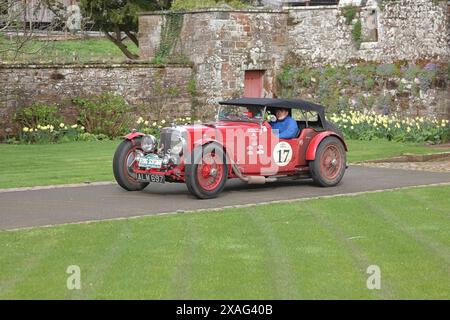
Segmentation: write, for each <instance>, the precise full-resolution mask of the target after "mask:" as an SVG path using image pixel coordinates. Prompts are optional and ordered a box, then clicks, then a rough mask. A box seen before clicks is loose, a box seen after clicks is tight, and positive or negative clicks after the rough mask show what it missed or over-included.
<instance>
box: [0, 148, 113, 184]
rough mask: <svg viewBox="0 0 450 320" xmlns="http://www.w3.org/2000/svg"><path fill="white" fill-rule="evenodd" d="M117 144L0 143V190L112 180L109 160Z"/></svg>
mask: <svg viewBox="0 0 450 320" xmlns="http://www.w3.org/2000/svg"><path fill="white" fill-rule="evenodd" d="M118 144H119V141H99V142H76V143H62V144H47V145H5V144H0V155H1V161H0V188H12V187H27V186H43V185H52V184H69V183H80V182H87V181H90V182H94V181H112V180H113V175H112V158H113V155H114V150H115V148H116V146H117V145H118Z"/></svg>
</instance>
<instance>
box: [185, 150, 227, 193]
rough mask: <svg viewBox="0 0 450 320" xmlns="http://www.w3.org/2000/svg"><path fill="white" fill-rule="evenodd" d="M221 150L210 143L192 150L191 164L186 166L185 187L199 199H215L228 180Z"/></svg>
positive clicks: (223, 153)
mask: <svg viewBox="0 0 450 320" xmlns="http://www.w3.org/2000/svg"><path fill="white" fill-rule="evenodd" d="M225 160H226V158H225V152H224V151H223V148H222V147H221V146H220V145H218V144H216V143H211V144H208V145H205V146H203V147H200V148H197V149H196V150H194V152H193V154H192V156H191V164H188V165H186V185H187V187H188V190H189V191H190V192H191V193H192V194H193V195H195V196H196V197H197V198H199V199H211V198H214V197H216V196H217V195H218V194H219V193H220V192H221V191H222V190H223V188H224V187H225V184H226V182H227V178H228V166H227V164H226V161H225Z"/></svg>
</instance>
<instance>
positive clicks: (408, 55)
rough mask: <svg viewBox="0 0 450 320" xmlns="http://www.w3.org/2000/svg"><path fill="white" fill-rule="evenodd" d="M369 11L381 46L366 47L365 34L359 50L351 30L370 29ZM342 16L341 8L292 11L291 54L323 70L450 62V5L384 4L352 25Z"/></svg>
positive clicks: (428, 0)
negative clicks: (357, 64)
mask: <svg viewBox="0 0 450 320" xmlns="http://www.w3.org/2000/svg"><path fill="white" fill-rule="evenodd" d="M369 10H375V11H376V15H377V25H376V26H375V27H376V29H377V32H378V41H376V42H374V41H366V40H367V39H364V34H363V36H362V39H361V40H362V44H361V47H360V48H358V47H357V45H356V43H355V41H354V39H353V36H352V30H353V27H354V25H355V24H356V22H357V21H358V20H361V23H362V27H363V28H364V27H365V23H367V21H366V20H365V19H364V16H365V14H366V12H367V11H369ZM343 12H344V9H343V7H338V6H325V7H324V6H322V7H303V8H291V9H290V10H289V20H288V21H289V26H288V30H289V40H290V41H289V43H290V47H289V50H290V52H291V53H293V54H294V55H295V57H296V58H298V59H299V60H301V61H307V62H309V63H319V64H325V63H346V62H348V61H350V60H352V59H353V60H365V61H380V62H392V61H398V60H408V61H414V60H435V61H436V60H438V61H448V59H449V58H450V49H449V44H450V42H449V36H448V34H447V27H448V24H449V21H448V15H447V4H446V3H444V2H442V1H441V2H438V3H433V1H432V0H415V1H411V0H401V1H384V2H383V5H382V6H380V7H377V6H374V7H367V8H365V7H362V8H361V12H359V13H358V14H357V15H356V17H355V18H354V19H353V21H352V23H351V24H347V23H346V19H345V17H344V15H343Z"/></svg>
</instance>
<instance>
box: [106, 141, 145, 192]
mask: <svg viewBox="0 0 450 320" xmlns="http://www.w3.org/2000/svg"><path fill="white" fill-rule="evenodd" d="M138 149H140V138H136V139H135V140H134V141H133V142H131V141H129V140H124V141H122V143H121V144H120V145H119V146H118V147H117V150H116V153H115V154H114V159H113V172H114V178H115V179H116V181H117V183H118V184H119V185H120V186H121V187H122V188H124V189H125V190H128V191H140V190H143V189H144V188H145V187H146V186H148V183H147V182H139V181H138V180H136V177H137V175H136V173H135V172H134V170H133V169H134V166H135V161H136V155H135V152H136V150H138Z"/></svg>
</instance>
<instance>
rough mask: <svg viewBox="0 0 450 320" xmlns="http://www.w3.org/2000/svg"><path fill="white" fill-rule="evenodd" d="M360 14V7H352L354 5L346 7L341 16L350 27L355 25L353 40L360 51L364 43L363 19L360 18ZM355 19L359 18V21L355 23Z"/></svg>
mask: <svg viewBox="0 0 450 320" xmlns="http://www.w3.org/2000/svg"><path fill="white" fill-rule="evenodd" d="M360 12H361V9H360V7H356V6H352V5H349V6H345V7H343V8H342V9H341V15H342V16H343V17H344V18H345V23H346V24H347V25H348V26H350V25H352V24H353V27H352V38H353V41H354V43H355V46H356V48H358V49H359V48H360V47H361V43H362V35H361V32H362V22H361V18H360V17H359V15H360ZM355 18H358V19H357V21H356V22H355V23H353V21H354V20H355Z"/></svg>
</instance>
